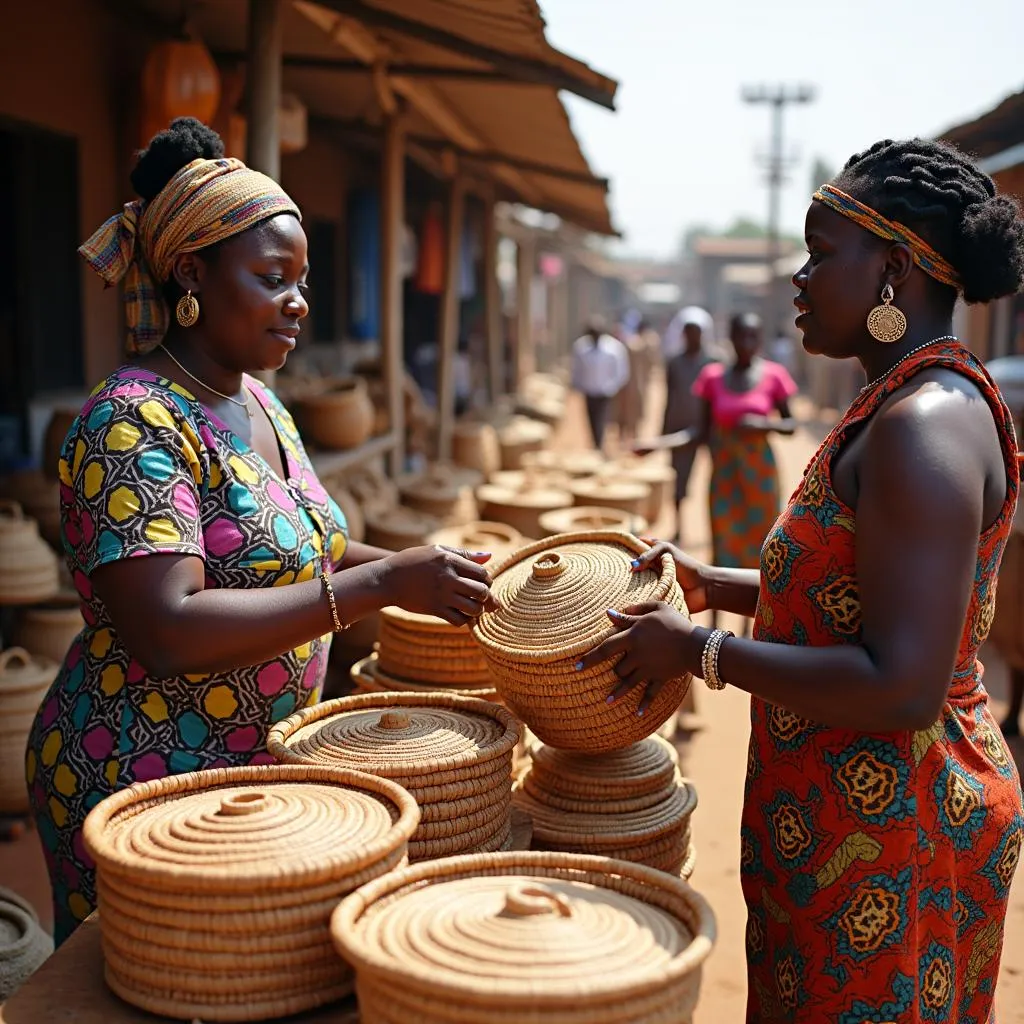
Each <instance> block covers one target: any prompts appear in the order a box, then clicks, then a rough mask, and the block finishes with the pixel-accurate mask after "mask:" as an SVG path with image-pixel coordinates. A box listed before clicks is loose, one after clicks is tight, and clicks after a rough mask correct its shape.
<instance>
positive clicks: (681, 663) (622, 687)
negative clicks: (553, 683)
mask: <svg viewBox="0 0 1024 1024" xmlns="http://www.w3.org/2000/svg"><path fill="white" fill-rule="evenodd" d="M608 617H609V618H610V619H611V620H612V625H613V626H614V627H615V630H616V632H615V634H614V635H613V636H610V637H608V639H607V640H604V641H603V642H602V643H600V644H598V646H597V647H595V648H594V649H593V650H592V651H590V652H589V653H588V654H585V655H584V656H583V658H582V660H581V661H579V662H578V663H577V665H576V668H577V669H578V670H580V671H582V670H584V669H587V668H593V666H595V665H600V664H602V663H603V662H606V661H611V660H612V659H615V658H617V659H618V661H617V662H616V664H615V674H616V675H617V676H618V677H619V679H620V680H621V681H620V682H619V684H618V685H617V686H616V687H615V689H614V690H612V692H611V693H610V694H609V695H608V703H609V704H610V703H612V702H613V701H616V700H618V699H619V698H620V697H624V696H625V695H626V694H627V693H629V692H630V691H631V690H633V689H635V688H636V687H637V686H645V687H646V689H645V690H644V695H643V697H642V698H641V699H640V706H639V707H638V708H637V714H638V715H643V714H644V713H645V712H646V711H647V708H648V707H649V706H650V704H651V701H653V700H654V698H655V697H657V695H658V692H659V691H660V690H661V688H662V687H663V686H664V685H665V683H667V682H668V681H669V680H671V679H678V678H679V677H680V676H684V675H686V673H687V672H688V671H690V669H689V667H688V666H689V665H690V664H692V661H693V658H694V657H695V652H694V651H693V650H692V646H693V645H692V643H691V642H690V638H691V637H692V636H693V631H694V628H695V627H694V626H693V624H692V623H691V622H690V620H689V619H687V618H686V617H685V616H684V615H680V614H679V612H677V611H676V610H675V608H673V607H672V606H671V605H670V604H664V603H663V602H660V601H655V602H651V603H648V604H639V605H632V606H631V607H629V608H626V609H625V611H623V612H616V611H609V612H608Z"/></svg>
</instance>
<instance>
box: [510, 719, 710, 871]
mask: <svg viewBox="0 0 1024 1024" xmlns="http://www.w3.org/2000/svg"><path fill="white" fill-rule="evenodd" d="M513 799H514V800H515V803H516V806H517V807H519V808H520V809H521V810H523V811H525V812H526V813H527V814H529V815H530V817H531V819H532V820H533V823H534V848H535V849H542V850H564V851H565V852H567V853H593V854H600V855H603V856H606V857H618V858H620V859H622V860H631V861H635V862H636V863H638V864H647V865H648V866H649V867H652V868H659V869H660V870H662V871H667V872H669V873H670V874H675V875H678V874H680V872H682V871H684V870H686V871H692V870H693V854H692V844H691V836H690V816H691V815H692V814H693V811H694V809H695V808H696V806H697V791H696V790H695V789H694V787H693V784H692V783H691V782H689V781H688V780H686V779H683V778H681V777H680V775H679V770H678V758H677V756H676V753H675V750H674V749H673V748H672V745H671V744H670V743H667V742H666V741H665V740H663V739H661V738H660V737H658V736H650V737H648V738H647V739H645V740H641V741H640V742H639V743H634V744H633V746H631V747H627V748H626V749H625V750H618V751H614V752H613V753H610V754H601V755H598V756H592V755H588V754H579V753H575V752H572V751H566V750H555V749H554V748H552V747H548V746H543V745H535V746H534V747H533V748H532V749H531V761H530V765H529V767H528V768H527V769H526V771H524V772H523V774H522V775H521V777H520V779H519V781H518V783H517V785H516V792H515V795H514V798H513ZM684 877H688V876H684Z"/></svg>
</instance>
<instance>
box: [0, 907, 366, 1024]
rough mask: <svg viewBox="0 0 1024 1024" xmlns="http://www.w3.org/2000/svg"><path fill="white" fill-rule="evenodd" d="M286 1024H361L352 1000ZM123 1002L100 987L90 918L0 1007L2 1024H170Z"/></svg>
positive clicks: (96, 925)
mask: <svg viewBox="0 0 1024 1024" xmlns="http://www.w3.org/2000/svg"><path fill="white" fill-rule="evenodd" d="M281 1019H282V1020H285V1021H287V1022H289V1024H359V1011H358V1010H357V1009H356V1006H355V1000H354V999H351V1000H346V1001H345V1002H343V1003H334V1004H333V1005H331V1006H325V1007H323V1008H321V1009H319V1010H315V1011H313V1012H311V1013H303V1014H299V1015H298V1016H297V1017H287V1018H281ZM172 1021H173V1018H171V1017H156V1016H154V1015H153V1014H151V1013H145V1012H144V1011H142V1010H137V1009H135V1007H134V1006H129V1005H128V1004H127V1003H125V1002H122V1001H121V1000H120V999H118V998H117V996H115V995H114V993H113V992H111V991H110V990H109V989H108V988H107V986H106V983H105V982H104V981H103V952H102V950H101V949H100V922H99V916H98V915H97V914H93V915H92V916H91V917H89V918H88V919H87V920H86V921H85V923H84V924H83V925H82V926H81V927H80V928H79V929H78V930H77V931H76V932H75V934H74V935H72V936H71V938H70V939H68V941H67V942H65V943H64V945H63V946H61V947H60V949H58V950H57V952H56V953H54V954H53V956H51V957H50V959H49V960H47V961H46V963H45V964H43V966H42V967H40V968H39V970H38V971H36V973H35V974H34V975H33V976H32V977H31V978H30V979H29V980H28V981H27V982H26V983H25V984H24V985H23V986H22V987H21V988H20V989H19V990H18V991H17V992H16V993H15V994H14V995H13V996H11V998H10V999H8V1000H7V1002H6V1003H4V1004H3V1006H0V1024H159V1022H167V1024H171V1022H172Z"/></svg>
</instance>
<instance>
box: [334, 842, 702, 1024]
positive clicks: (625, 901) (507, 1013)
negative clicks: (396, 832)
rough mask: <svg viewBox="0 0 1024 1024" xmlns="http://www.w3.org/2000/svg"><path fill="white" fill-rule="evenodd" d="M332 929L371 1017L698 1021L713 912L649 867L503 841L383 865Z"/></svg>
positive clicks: (380, 1022) (441, 1022)
mask: <svg viewBox="0 0 1024 1024" xmlns="http://www.w3.org/2000/svg"><path fill="white" fill-rule="evenodd" d="M331 934H332V935H333V937H334V941H335V944H336V946H337V948H338V951H339V952H340V953H341V955H342V956H343V957H345V959H346V960H348V961H349V962H350V963H351V964H352V965H353V966H354V967H355V970H356V991H357V993H358V996H359V1005H360V1012H361V1014H362V1022H363V1024H409V1022H410V1021H415V1022H416V1024H522V1022H525V1021H528V1022H530V1024H669V1022H671V1024H688V1022H689V1021H690V1020H691V1019H692V1015H693V1010H694V1007H695V1006H696V1004H697V999H698V995H699V992H700V982H701V970H702V966H703V963H704V961H705V959H706V958H707V956H708V954H709V953H710V952H711V949H712V947H713V945H714V941H715V920H714V916H713V915H712V912H711V909H710V907H709V906H708V904H707V903H706V902H705V901H704V899H703V898H702V897H700V896H699V895H698V894H697V893H696V892H694V890H693V889H691V888H690V886H689V885H688V884H687V883H686V882H684V881H682V880H681V879H679V878H673V877H672V876H670V875H666V874H664V873H662V872H660V871H655V870H653V869H652V868H646V867H643V866H641V865H638V864H630V863H627V862H626V861H618V860H611V859H609V858H605V857H586V856H581V855H578V854H564V853H543V852H534V853H499V854H490V855H478V856H470V857H457V858H453V859H450V860H445V861H437V862H435V863H431V864H420V865H416V866H414V867H411V868H408V869H406V870H403V871H397V872H393V873H392V874H391V875H389V876H387V877H386V878H381V879H377V880H376V881H374V882H371V883H370V884H369V885H366V886H364V887H363V888H362V889H360V890H359V892H357V893H354V894H353V895H352V896H350V897H348V898H347V899H346V900H344V901H343V902H342V903H341V905H340V906H339V907H338V909H337V910H336V911H335V912H334V915H333V916H332V918H331Z"/></svg>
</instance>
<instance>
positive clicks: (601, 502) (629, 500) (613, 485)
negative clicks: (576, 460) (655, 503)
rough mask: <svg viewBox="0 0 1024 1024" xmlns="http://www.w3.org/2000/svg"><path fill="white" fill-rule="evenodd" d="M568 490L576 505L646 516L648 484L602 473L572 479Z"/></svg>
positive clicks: (648, 496)
mask: <svg viewBox="0 0 1024 1024" xmlns="http://www.w3.org/2000/svg"><path fill="white" fill-rule="evenodd" d="M569 491H570V493H571V494H572V496H573V501H574V503H575V504H576V505H589V506H597V507H598V508H615V509H621V510H622V511H624V512H629V513H631V514H632V515H635V516H646V515H647V512H648V506H649V505H650V500H651V485H650V484H645V483H641V482H640V481H638V480H622V479H613V478H612V477H609V476H603V475H602V476H590V477H584V478H582V479H580V480H573V481H572V483H570V484H569Z"/></svg>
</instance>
